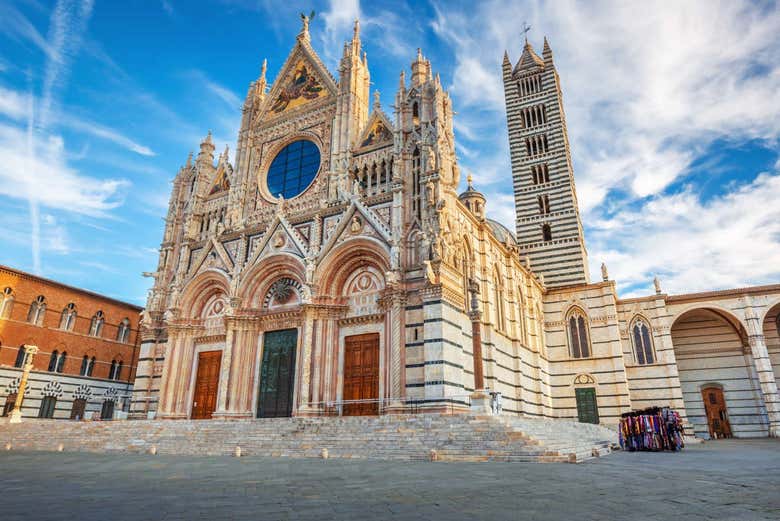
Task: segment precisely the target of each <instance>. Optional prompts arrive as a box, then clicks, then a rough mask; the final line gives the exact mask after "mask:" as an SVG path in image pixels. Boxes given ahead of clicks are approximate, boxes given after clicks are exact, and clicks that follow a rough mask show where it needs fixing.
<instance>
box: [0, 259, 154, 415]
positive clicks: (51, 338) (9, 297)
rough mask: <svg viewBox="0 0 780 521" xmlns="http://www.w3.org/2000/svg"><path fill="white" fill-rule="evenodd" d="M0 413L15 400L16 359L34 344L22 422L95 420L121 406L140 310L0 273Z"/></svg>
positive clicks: (129, 381)
mask: <svg viewBox="0 0 780 521" xmlns="http://www.w3.org/2000/svg"><path fill="white" fill-rule="evenodd" d="M0 292H1V293H0V406H2V412H3V415H6V414H8V413H9V412H10V410H11V408H12V407H13V403H14V401H15V399H16V391H17V388H18V385H19V376H20V375H21V371H22V370H21V365H22V361H23V356H22V355H21V352H22V351H21V349H20V348H21V346H22V345H24V344H32V345H36V346H38V348H39V351H38V354H37V355H35V358H34V361H33V371H32V373H31V374H30V379H29V384H28V385H29V386H28V388H27V392H26V394H25V399H24V405H23V408H22V414H23V416H27V417H37V416H42V417H54V418H75V417H79V418H82V417H84V416H85V415H92V413H95V412H98V413H100V415H101V416H102V417H105V418H110V417H113V416H114V411H115V410H116V411H119V410H121V409H123V408H125V406H126V405H125V403H126V402H128V403H129V400H128V399H129V396H130V393H131V392H132V385H133V380H134V379H135V367H136V366H137V362H138V353H139V346H138V341H139V339H138V320H139V312H140V311H141V308H140V307H138V306H134V305H132V304H128V303H125V302H120V301H118V300H114V299H111V298H108V297H105V296H103V295H99V294H97V293H93V292H90V291H86V290H83V289H79V288H74V287H71V286H67V285H65V284H61V283H59V282H55V281H52V280H48V279H44V278H41V277H37V276H35V275H32V274H30V273H25V272H23V271H19V270H15V269H13V268H9V267H6V266H0Z"/></svg>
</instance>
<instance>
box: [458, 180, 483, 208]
mask: <svg viewBox="0 0 780 521" xmlns="http://www.w3.org/2000/svg"><path fill="white" fill-rule="evenodd" d="M466 182H468V186H467V187H466V191H465V192H463V193H461V194H460V195H459V196H458V199H460V200H461V201H463V200H464V199H468V198H469V197H479V198H481V199H482V200H483V201H484V200H485V195H484V194H483V193H482V192H478V191H476V190H475V189H474V185H472V184H471V182H472V177H471V174H469V176H468V177H467V178H466Z"/></svg>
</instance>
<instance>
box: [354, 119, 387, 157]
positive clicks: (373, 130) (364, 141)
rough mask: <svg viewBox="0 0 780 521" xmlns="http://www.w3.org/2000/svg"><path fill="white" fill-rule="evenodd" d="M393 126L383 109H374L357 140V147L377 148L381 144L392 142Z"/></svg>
mask: <svg viewBox="0 0 780 521" xmlns="http://www.w3.org/2000/svg"><path fill="white" fill-rule="evenodd" d="M392 142H393V126H392V125H391V124H390V121H389V120H388V119H387V116H385V114H384V113H383V112H382V111H381V110H374V112H372V113H371V117H370V118H369V119H368V124H367V125H366V128H365V129H364V130H363V132H362V133H361V134H360V137H359V138H358V140H357V148H358V149H362V148H375V147H377V146H379V145H385V144H392Z"/></svg>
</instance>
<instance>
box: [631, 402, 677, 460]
mask: <svg viewBox="0 0 780 521" xmlns="http://www.w3.org/2000/svg"><path fill="white" fill-rule="evenodd" d="M684 446H685V444H684V442H683V425H682V421H681V420H680V415H679V414H678V413H677V411H675V410H673V409H670V408H668V407H652V408H650V409H644V410H641V411H633V412H629V413H625V414H623V415H621V418H620V447H621V448H622V449H623V450H627V451H636V450H651V451H660V450H671V451H678V450H681V449H682V448H683V447H684Z"/></svg>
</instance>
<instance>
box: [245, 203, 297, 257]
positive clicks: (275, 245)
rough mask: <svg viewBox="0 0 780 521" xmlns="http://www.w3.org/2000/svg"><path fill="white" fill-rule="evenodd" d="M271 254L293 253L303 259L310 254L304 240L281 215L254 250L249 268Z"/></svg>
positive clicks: (275, 219)
mask: <svg viewBox="0 0 780 521" xmlns="http://www.w3.org/2000/svg"><path fill="white" fill-rule="evenodd" d="M271 253H291V254H293V255H295V256H297V257H301V258H305V257H306V255H307V254H308V249H307V246H306V244H305V241H304V240H303V238H302V237H301V236H300V235H299V234H298V232H297V231H295V229H294V228H293V227H292V225H291V224H290V223H289V222H287V219H285V218H284V217H282V216H279V215H277V216H276V217H275V218H274V220H273V221H272V222H271V225H270V226H269V227H268V232H267V233H266V234H265V235H263V239H262V240H261V241H260V244H258V245H257V247H256V248H255V249H254V250H253V252H252V257H251V258H250V259H249V262H247V266H251V265H253V264H254V263H255V262H257V260H258V259H260V258H262V257H264V256H265V255H266V254H271Z"/></svg>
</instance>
